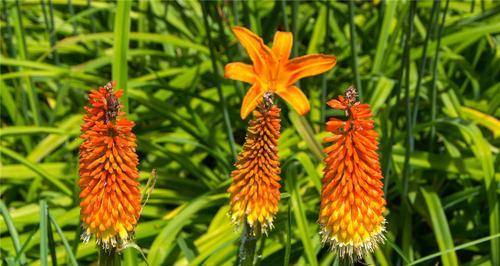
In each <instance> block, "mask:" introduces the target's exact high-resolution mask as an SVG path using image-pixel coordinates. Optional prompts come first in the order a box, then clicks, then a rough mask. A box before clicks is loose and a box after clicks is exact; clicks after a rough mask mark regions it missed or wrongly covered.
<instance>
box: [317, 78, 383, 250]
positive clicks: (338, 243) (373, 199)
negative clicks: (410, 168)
mask: <svg viewBox="0 0 500 266" xmlns="http://www.w3.org/2000/svg"><path fill="white" fill-rule="evenodd" d="M355 99H356V92H355V89H354V88H352V87H351V88H349V89H348V91H347V92H346V97H343V96H339V98H338V100H331V101H329V102H328V105H329V106H330V107H332V108H335V109H340V110H344V111H345V112H346V115H347V120H346V121H341V120H339V119H336V118H330V121H328V122H327V131H329V132H332V133H333V134H334V135H333V136H329V137H326V138H325V139H324V141H325V142H327V143H331V146H330V147H327V148H325V150H324V151H325V153H326V154H327V157H326V159H325V164H326V167H325V169H324V178H323V189H322V192H321V207H320V216H319V223H320V224H321V228H322V229H321V235H322V240H323V242H324V243H329V244H330V245H331V246H332V248H333V249H335V250H337V251H338V252H339V254H340V256H341V257H345V256H346V255H347V256H348V257H349V258H350V259H353V258H357V259H361V258H362V257H363V255H364V254H366V253H368V252H372V251H373V250H374V249H375V248H376V247H377V246H378V244H379V243H381V242H383V241H384V239H385V238H384V235H383V232H384V230H385V218H384V216H383V212H384V211H385V205H386V201H385V199H384V192H383V190H382V187H383V183H382V181H381V179H382V178H383V177H382V173H381V171H380V164H379V160H378V154H377V149H378V141H377V137H378V134H377V132H376V131H375V130H374V129H373V127H374V123H373V119H372V114H371V111H370V107H369V106H368V105H367V104H360V103H359V102H356V100H355Z"/></svg>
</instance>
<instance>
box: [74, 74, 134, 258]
mask: <svg viewBox="0 0 500 266" xmlns="http://www.w3.org/2000/svg"><path fill="white" fill-rule="evenodd" d="M114 85H115V83H113V84H111V83H108V84H107V85H106V86H104V87H100V88H99V90H93V91H92V92H91V93H90V95H89V98H90V99H89V100H90V106H89V107H85V110H86V115H85V116H84V118H83V120H84V124H83V125H82V126H81V131H82V135H81V138H82V139H83V143H82V145H81V146H80V170H79V173H80V180H79V186H80V189H81V193H80V199H81V201H80V207H81V211H80V216H81V219H82V224H83V230H84V231H83V233H82V239H83V240H84V241H88V240H89V239H90V236H91V235H94V236H95V237H96V239H97V243H98V244H100V245H101V246H102V247H103V248H105V249H110V248H113V247H117V246H120V245H121V244H123V243H125V242H127V241H128V240H129V239H130V237H131V236H132V233H133V231H134V228H135V225H136V224H137V220H138V219H139V214H140V211H141V204H140V191H139V182H138V178H139V173H138V170H137V165H138V163H139V160H138V158H137V154H136V152H135V148H136V139H135V135H134V133H132V127H133V126H134V123H133V122H132V121H130V120H128V119H127V118H126V117H125V113H124V112H121V111H120V109H121V108H122V106H121V105H120V103H119V101H118V99H119V98H120V97H121V95H122V91H116V92H113V87H114Z"/></svg>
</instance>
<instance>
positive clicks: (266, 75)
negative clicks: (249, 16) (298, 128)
mask: <svg viewBox="0 0 500 266" xmlns="http://www.w3.org/2000/svg"><path fill="white" fill-rule="evenodd" d="M233 32H234V34H235V36H236V38H237V39H238V40H239V41H240V43H241V45H242V46H243V47H244V48H245V50H246V52H247V54H248V56H249V57H250V59H251V60H252V62H253V65H248V64H245V63H240V62H235V63H229V64H227V65H226V67H225V74H224V76H225V77H226V78H230V79H234V80H240V81H243V82H247V83H250V84H252V87H251V88H250V90H249V91H248V92H247V94H246V95H245V98H244V99H243V103H242V105H241V112H240V115H241V118H243V119H245V118H246V117H247V115H248V114H249V113H250V112H252V111H253V110H254V109H255V108H256V106H257V105H258V104H259V103H260V102H261V101H262V96H263V95H264V93H266V92H272V93H275V94H277V95H279V96H280V97H281V98H283V99H284V100H285V101H286V102H287V103H288V104H290V105H291V106H292V107H293V108H294V109H295V111H297V113H299V114H300V115H304V114H305V113H307V112H308V111H309V101H308V100H307V98H306V96H305V95H304V93H303V92H302V91H301V90H300V89H299V88H297V87H296V86H295V85H294V84H295V83H296V82H297V81H298V80H299V79H301V78H304V77H310V76H314V75H318V74H321V73H323V72H325V71H328V70H330V69H331V68H333V67H334V66H335V63H336V62H337V60H336V58H335V56H330V55H319V54H318V55H306V56H301V57H297V58H294V59H289V57H290V52H291V50H292V43H293V36H292V33H291V32H281V31H278V32H276V34H275V35H274V41H273V46H272V48H269V47H267V46H266V45H265V44H264V42H263V41H262V39H261V38H260V37H259V36H257V35H255V34H254V33H253V32H251V31H250V30H248V29H246V28H243V27H234V28H233Z"/></svg>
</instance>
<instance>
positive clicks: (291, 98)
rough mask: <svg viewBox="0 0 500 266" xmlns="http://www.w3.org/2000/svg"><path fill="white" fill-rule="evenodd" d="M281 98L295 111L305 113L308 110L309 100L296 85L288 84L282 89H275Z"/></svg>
mask: <svg viewBox="0 0 500 266" xmlns="http://www.w3.org/2000/svg"><path fill="white" fill-rule="evenodd" d="M276 94H278V95H279V96H280V97H281V98H283V99H284V100H285V101H286V102H287V103H288V104H290V105H291V106H292V107H293V109H295V111H297V113H299V114H300V115H305V114H306V113H307V112H309V101H308V100H307V97H306V96H305V95H304V93H303V92H302V91H301V90H300V89H299V88H297V87H296V86H290V87H288V88H286V89H283V90H278V91H276Z"/></svg>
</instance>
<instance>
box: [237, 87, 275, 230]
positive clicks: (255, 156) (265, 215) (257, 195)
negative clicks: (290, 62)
mask: <svg viewBox="0 0 500 266" xmlns="http://www.w3.org/2000/svg"><path fill="white" fill-rule="evenodd" d="M268 95H269V94H266V95H265V96H264V101H263V102H261V103H260V104H259V105H258V110H255V111H254V112H253V115H254V117H253V119H252V120H250V122H249V127H248V131H247V136H246V139H245V144H244V145H243V150H242V151H241V153H240V154H239V156H238V160H237V162H236V164H235V166H236V169H235V170H234V171H233V172H232V173H231V176H232V178H233V182H232V184H231V186H230V187H229V189H228V192H229V193H230V194H231V196H230V205H231V210H230V214H231V220H232V221H233V222H234V223H236V224H240V223H242V222H247V223H248V224H249V225H250V227H251V228H252V229H253V232H258V231H259V229H260V231H261V232H264V233H266V232H267V229H269V228H271V227H272V224H273V218H274V215H275V214H276V212H277V211H278V202H279V200H280V162H279V157H278V148H277V147H278V139H279V137H280V122H281V120H280V109H279V108H278V107H277V106H276V105H273V104H272V102H271V100H270V98H269V97H268Z"/></svg>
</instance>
